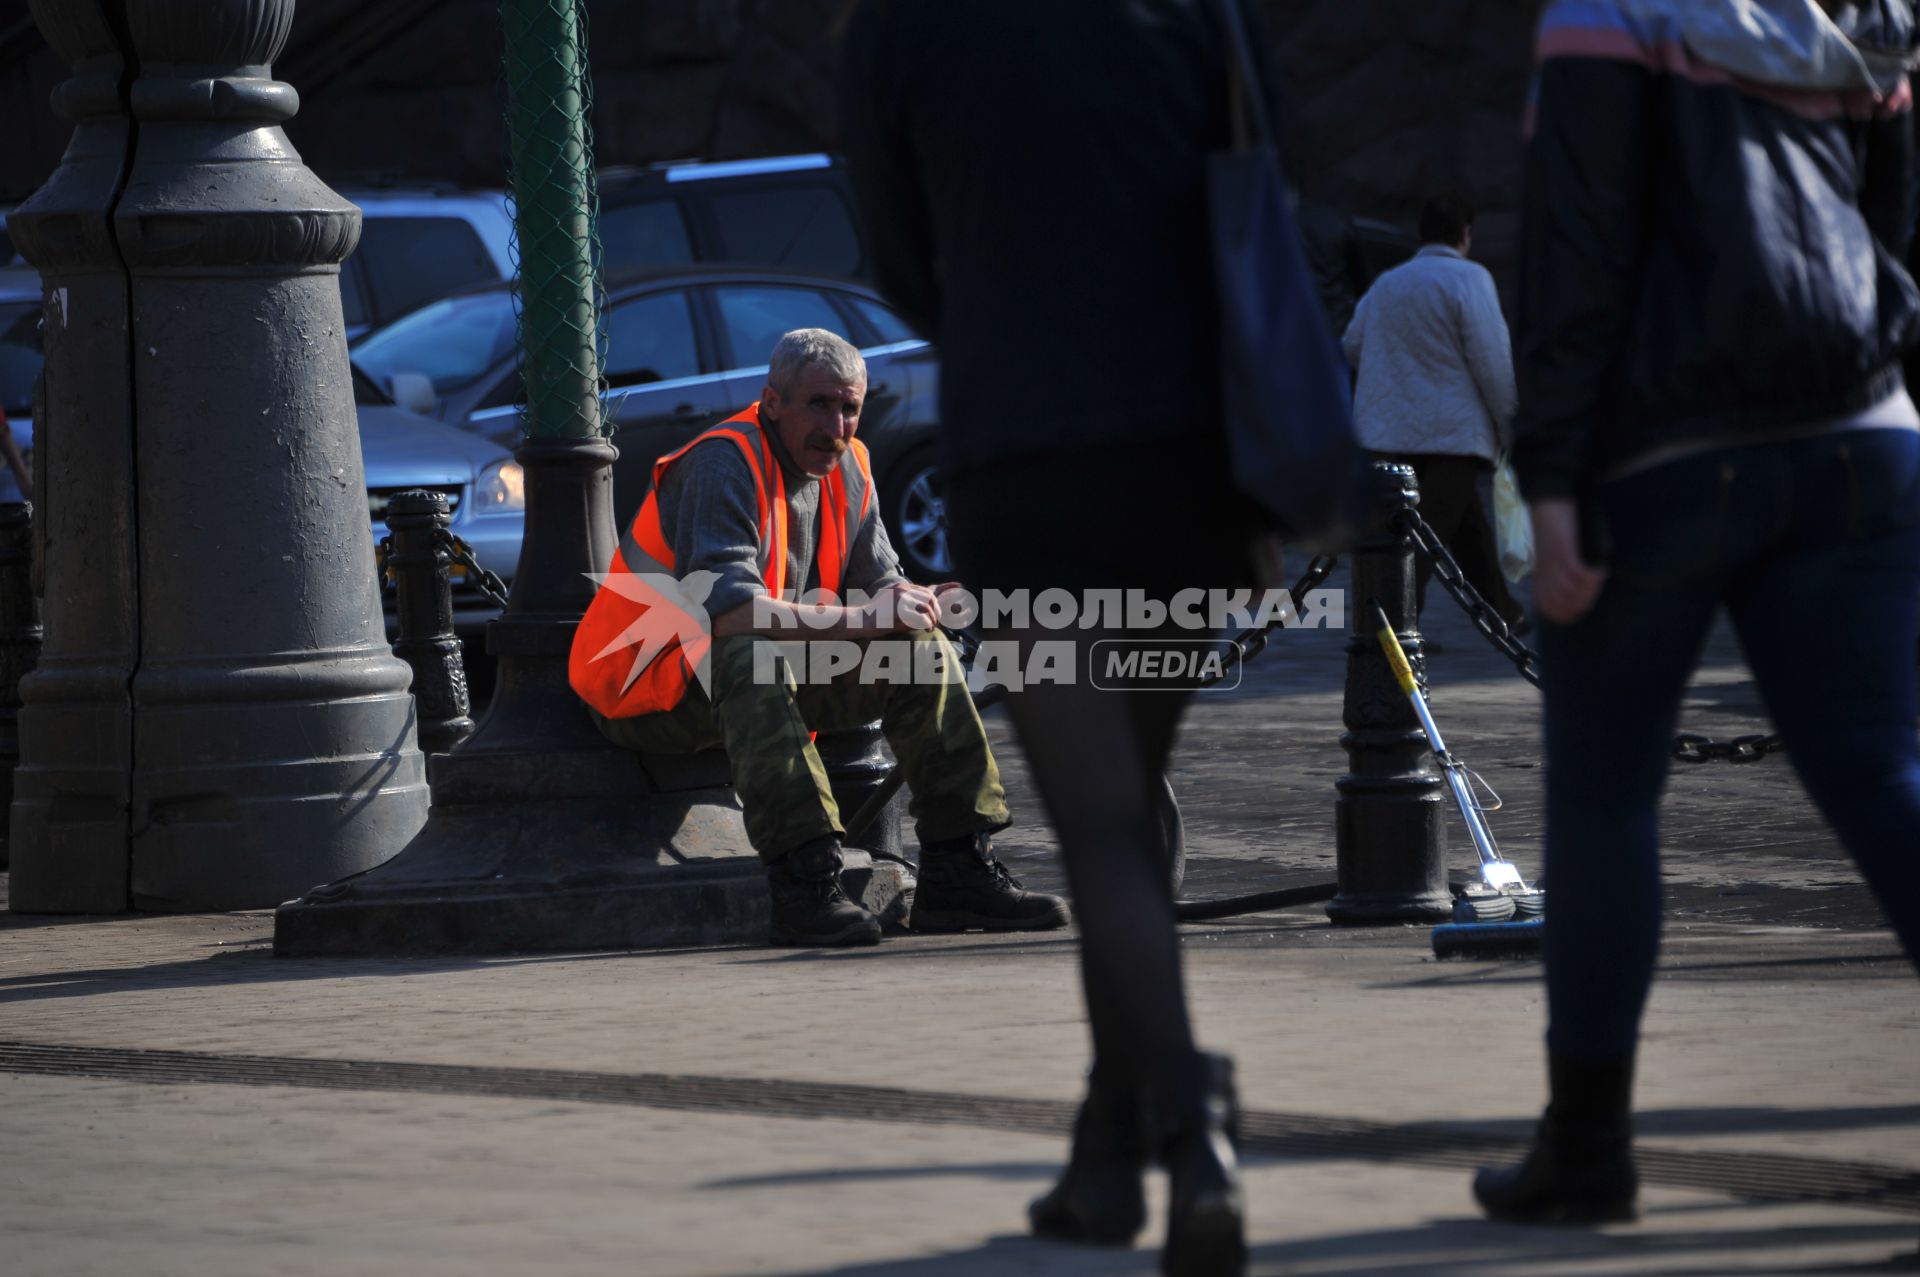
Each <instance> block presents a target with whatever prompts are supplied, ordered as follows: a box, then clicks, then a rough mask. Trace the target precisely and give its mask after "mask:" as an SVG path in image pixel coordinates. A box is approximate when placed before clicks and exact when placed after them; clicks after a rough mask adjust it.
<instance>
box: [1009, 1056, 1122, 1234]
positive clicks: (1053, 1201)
mask: <svg viewBox="0 0 1920 1277" xmlns="http://www.w3.org/2000/svg"><path fill="white" fill-rule="evenodd" d="M1145 1110H1146V1104H1145V1101H1144V1100H1143V1098H1142V1096H1141V1094H1140V1088H1139V1087H1138V1086H1137V1085H1135V1084H1134V1083H1132V1082H1131V1081H1120V1080H1118V1079H1116V1078H1115V1077H1114V1076H1113V1070H1112V1069H1104V1070H1103V1069H1102V1068H1101V1066H1100V1064H1099V1063H1098V1062H1097V1061H1096V1062H1095V1063H1094V1066H1093V1071H1092V1072H1090V1073H1088V1074H1087V1098H1086V1099H1085V1100H1083V1101H1081V1104H1080V1112H1079V1113H1078V1114H1076V1115H1075V1116H1074V1119H1073V1151H1072V1152H1071V1153H1070V1154H1069V1155H1068V1157H1067V1169H1066V1172H1065V1173H1064V1174H1063V1175H1061V1176H1060V1182H1059V1183H1058V1184H1055V1185H1054V1186H1053V1188H1052V1190H1051V1191H1049V1192H1048V1193H1047V1195H1046V1196H1044V1197H1038V1198H1035V1199H1034V1200H1033V1202H1032V1204H1031V1205H1029V1206H1028V1207H1027V1218H1028V1219H1029V1220H1030V1221H1032V1223H1033V1231H1034V1232H1035V1233H1036V1234H1038V1235H1039V1236H1041V1237H1051V1238H1054V1239H1055V1240H1058V1241H1068V1242H1082V1243H1084V1244H1086V1245H1090V1246H1130V1245H1132V1244H1133V1239H1134V1238H1135V1237H1136V1236H1138V1235H1139V1232H1140V1230H1141V1229H1142V1228H1143V1227H1145V1226H1146V1222H1147V1197H1146V1191H1145V1189H1144V1187H1143V1185H1142V1182H1141V1178H1142V1176H1143V1175H1144V1174H1145V1173H1146V1169H1147V1152H1148V1149H1147V1133H1146V1120H1145Z"/></svg>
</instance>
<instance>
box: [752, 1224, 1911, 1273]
mask: <svg viewBox="0 0 1920 1277" xmlns="http://www.w3.org/2000/svg"><path fill="white" fill-rule="evenodd" d="M1914 1229H1915V1225H1914V1223H1913V1222H1911V1221H1908V1222H1903V1223H1889V1224H1834V1225H1826V1226H1796V1227H1784V1228H1763V1227H1755V1228H1750V1229H1698V1230H1687V1229H1677V1230H1666V1231H1661V1230H1658V1229H1657V1226H1641V1227H1638V1228H1632V1229H1624V1230H1618V1231H1612V1232H1604V1233H1601V1232H1583V1231H1575V1230H1568V1229H1551V1228H1515V1227H1508V1226H1504V1225H1499V1224H1491V1223H1488V1222H1486V1221H1485V1220H1480V1219H1441V1220H1434V1221H1433V1222H1431V1223H1428V1224H1423V1225H1420V1226H1418V1227H1414V1228H1399V1229H1390V1230H1386V1231H1379V1232H1356V1233H1342V1234H1335V1235H1330V1236H1323V1237H1308V1238H1303V1239H1301V1240H1299V1241H1289V1242H1276V1243H1270V1244H1267V1245H1260V1246H1255V1247H1253V1251H1252V1257H1251V1258H1252V1263H1251V1265H1250V1271H1251V1272H1253V1273H1256V1274H1269V1273H1271V1274H1278V1273H1287V1274H1312V1273H1328V1274H1332V1273H1341V1274H1353V1273H1361V1272H1364V1273H1369V1274H1415V1273H1418V1274H1426V1275H1429V1277H1468V1275H1469V1274H1488V1273H1507V1272H1511V1273H1524V1272H1531V1271H1538V1270H1540V1269H1542V1268H1546V1267H1551V1268H1552V1269H1553V1270H1554V1271H1568V1272H1571V1271H1575V1270H1576V1269H1577V1271H1579V1272H1582V1273H1590V1274H1595V1275H1596V1277H1598V1275H1600V1274H1613V1273H1662V1272H1676V1273H1680V1272H1683V1273H1685V1274H1687V1277H1722V1274H1726V1275H1728V1277H1731V1274H1734V1273H1747V1274H1772V1275H1773V1277H1787V1275H1788V1274H1816V1273H1827V1274H1844V1273H1894V1272H1911V1271H1915V1270H1916V1268H1920V1264H1916V1263H1915V1262H1914V1261H1913V1260H1912V1259H1911V1251H1912V1248H1913V1244H1914ZM1883 1242H1884V1243H1885V1244H1886V1245H1887V1247H1888V1252H1889V1253H1888V1255H1887V1257H1886V1258H1884V1259H1875V1260H1868V1261H1864V1262H1852V1263H1849V1262H1844V1261H1843V1262H1840V1263H1835V1262H1833V1261H1832V1260H1830V1259H1829V1260H1821V1259H1818V1258H1815V1257H1810V1258H1809V1259H1807V1260H1806V1261H1804V1262H1802V1261H1793V1260H1789V1261H1787V1262H1784V1263H1780V1264H1775V1265H1759V1266H1756V1265H1754V1264H1752V1263H1750V1262H1743V1261H1749V1260H1751V1259H1752V1258H1753V1255H1754V1252H1755V1251H1763V1252H1777V1251H1780V1250H1783V1249H1789V1248H1791V1249H1794V1250H1802V1251H1805V1250H1818V1249H1820V1248H1823V1247H1837V1246H1847V1247H1850V1248H1854V1247H1860V1246H1862V1245H1874V1244H1877V1243H1883ZM1716 1260H1719V1262H1718V1263H1716V1262H1715V1261H1716ZM1669 1264H1672V1265H1675V1266H1674V1267H1668V1266H1667V1265H1669ZM1158 1271H1159V1267H1158V1256H1157V1255H1156V1254H1155V1252H1154V1251H1152V1250H1150V1249H1147V1248H1145V1247H1141V1248H1138V1249H1135V1250H1130V1251H1125V1250H1099V1249H1092V1248H1077V1247H1071V1246H1065V1245H1060V1244H1057V1243H1052V1242H1043V1241H1039V1240H1036V1239H1034V1238H1031V1237H1026V1236H1021V1235H1017V1234H1009V1235H1004V1236H998V1237H993V1238H990V1239H989V1240H987V1241H986V1242H983V1243H982V1244H981V1245H979V1246H977V1247H974V1248H972V1249H970V1250H965V1251H956V1252H952V1253H949V1254H945V1255H934V1256H928V1257H924V1258H914V1259H893V1260H881V1261H878V1262H873V1263H862V1264H852V1265H847V1266H845V1267H840V1268H831V1269H795V1270H792V1271H791V1273H790V1274H789V1277H976V1275H977V1274H980V1273H1047V1274H1062V1275H1063V1277H1064V1275H1070V1274H1080V1273H1102V1274H1114V1275H1115V1277H1133V1275H1134V1274H1142V1275H1145V1274H1151V1273H1157V1272H1158Z"/></svg>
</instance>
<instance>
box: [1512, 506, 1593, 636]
mask: <svg viewBox="0 0 1920 1277" xmlns="http://www.w3.org/2000/svg"><path fill="white" fill-rule="evenodd" d="M1527 508H1528V510H1529V511H1530V512H1531V513H1532V515H1533V597H1534V601H1535V602H1537V603H1538V604H1539V605H1540V615H1542V616H1544V617H1545V618H1547V620H1549V621H1552V622H1553V623H1554V624H1555V625H1572V624H1573V623H1574V622H1575V621H1577V620H1579V619H1580V618H1581V617H1583V616H1585V615H1586V614H1587V613H1588V612H1589V611H1590V610H1591V609H1592V608H1593V601H1594V600H1595V599H1597V598H1599V597H1600V587H1601V586H1602V585H1604V584H1606V580H1607V574H1606V573H1605V572H1603V571H1601V570H1600V569H1599V568H1596V567H1593V566H1592V565H1591V564H1589V563H1588V562H1587V561H1586V559H1584V558H1582V557H1581V554H1580V514H1579V509H1578V507H1577V506H1576V505H1575V504H1574V502H1573V499H1572V498H1570V497H1551V498H1548V499H1547V500H1544V501H1534V502H1531V503H1529V505H1528V507H1527Z"/></svg>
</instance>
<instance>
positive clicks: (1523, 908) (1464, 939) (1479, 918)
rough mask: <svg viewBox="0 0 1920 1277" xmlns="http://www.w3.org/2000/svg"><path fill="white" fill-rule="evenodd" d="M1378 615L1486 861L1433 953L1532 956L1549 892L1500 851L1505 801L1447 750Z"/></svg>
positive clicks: (1441, 929) (1437, 932)
mask: <svg viewBox="0 0 1920 1277" xmlns="http://www.w3.org/2000/svg"><path fill="white" fill-rule="evenodd" d="M1373 614H1374V619H1375V620H1376V621H1378V622H1379V626H1380V630H1379V638H1380V648H1381V650H1382V651H1384V652H1385V653H1386V655H1387V664H1388V666H1390V667H1391V668H1392V670H1393V676H1394V679H1395V680H1396V681H1397V682H1398V683H1399V684H1400V690H1401V691H1403V692H1405V693H1406V694H1407V699H1408V700H1409V701H1411V702H1412V703H1413V712H1414V713H1415V714H1416V715H1417V716H1418V717H1419V719H1420V727H1421V729H1422V730H1423V731H1425V732H1426V734H1427V744H1429V745H1430V746H1432V747H1433V758H1434V761H1435V762H1437V763H1439V764H1440V771H1441V774H1442V775H1444V776H1445V777H1446V781H1447V788H1448V789H1449V790H1451V791H1452V793H1453V801H1454V803H1455V804H1456V805H1457V806H1458V807H1459V808H1460V819H1461V820H1462V821H1464V822H1465V823H1466V826H1467V835H1468V836H1469V837H1470V838H1472V839H1473V849H1474V851H1475V852H1476V853H1478V855H1479V857H1480V881H1479V882H1477V883H1474V884H1472V885H1470V886H1468V887H1466V888H1465V889H1464V890H1463V891H1461V893H1460V894H1459V895H1458V896H1457V897H1455V898H1454V902H1453V921H1452V922H1449V923H1442V924H1441V925H1440V926H1437V927H1435V928H1434V929H1433V953H1434V956H1435V957H1438V958H1481V957H1487V958H1490V957H1531V956H1533V955H1535V954H1537V953H1538V952H1539V951H1540V932H1541V930H1542V928H1543V927H1544V926H1545V924H1544V923H1543V922H1542V920H1541V914H1542V913H1543V912H1544V911H1545V908H1546V893H1545V892H1544V891H1539V890H1536V889H1535V888H1533V887H1530V886H1528V885H1527V882H1526V880H1525V879H1524V878H1522V877H1521V876H1520V870H1519V869H1517V868H1516V867H1515V866H1514V864H1513V862H1512V861H1510V860H1507V859H1506V858H1505V857H1503V856H1502V855H1501V854H1500V847H1499V844H1498V843H1496V842H1495V841H1494V840H1493V831H1492V830H1491V829H1489V828H1488V827H1487V813H1488V812H1490V811H1498V810H1499V809H1500V796H1499V795H1498V794H1495V793H1494V792H1493V788H1492V787H1491V786H1490V785H1488V784H1487V782H1486V781H1485V780H1484V779H1482V778H1481V776H1480V774H1479V773H1478V772H1475V771H1474V770H1473V769H1472V768H1470V767H1468V766H1467V765H1466V764H1464V763H1462V762H1461V761H1460V760H1459V759H1457V758H1455V757H1454V756H1453V754H1452V753H1450V752H1449V751H1448V749H1447V745H1446V742H1445V741H1444V740H1442V739H1441V737H1440V728H1439V725H1438V724H1436V723H1435V722H1434V721H1433V711H1432V710H1431V709H1430V708H1429V707H1428V705H1427V698H1426V696H1425V694H1424V693H1422V692H1421V690H1420V684H1419V683H1418V682H1417V681H1415V679H1414V677H1413V666H1412V665H1411V664H1409V663H1408V661H1407V654H1406V652H1405V650H1404V649H1402V648H1401V646H1400V639H1399V637H1398V636H1397V635H1395V634H1394V632H1393V626H1392V624H1391V623H1389V622H1388V620H1387V614H1386V612H1385V611H1383V610H1382V609H1381V607H1380V605H1379V604H1378V603H1375V604H1373ZM1476 784H1478V786H1479V789H1482V790H1485V791H1486V793H1487V796H1488V797H1489V798H1491V799H1492V802H1491V803H1490V804H1489V803H1487V802H1484V801H1483V800H1482V799H1481V796H1480V794H1479V792H1478V791H1477V790H1476V789H1475V785H1476Z"/></svg>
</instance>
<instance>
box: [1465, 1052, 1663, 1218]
mask: <svg viewBox="0 0 1920 1277" xmlns="http://www.w3.org/2000/svg"><path fill="white" fill-rule="evenodd" d="M1547 1078H1548V1092H1549V1095H1550V1097H1551V1098H1550V1099H1549V1101H1548V1103H1547V1111H1546V1114H1545V1115H1544V1116H1543V1117H1542V1118H1541V1119H1540V1126H1539V1128H1538V1129H1537V1130H1536V1131H1535V1132H1534V1137H1533V1148H1532V1149H1530V1150H1529V1151H1528V1153H1527V1156H1526V1159H1525V1160H1524V1161H1522V1162H1520V1163H1519V1164H1518V1165H1515V1166H1499V1167H1495V1166H1486V1167H1482V1168H1481V1169H1480V1171H1479V1173H1478V1174H1476V1175H1475V1176H1474V1177H1473V1195H1474V1196H1475V1197H1476V1198H1478V1199H1479V1201H1480V1206H1481V1208H1482V1209H1483V1210H1485V1211H1486V1212H1487V1217H1488V1218H1489V1219H1498V1220H1505V1221H1507V1222H1509V1223H1515V1224H1611V1223H1619V1222H1624V1221H1626V1220H1631V1219H1638V1218H1639V1216H1640V1208H1639V1195H1640V1177H1639V1175H1638V1174H1637V1173H1635V1171H1634V1169H1633V1112H1632V1108H1631V1105H1632V1097H1633V1057H1632V1056H1628V1057H1627V1058H1626V1059H1625V1060H1623V1061H1621V1062H1619V1063H1618V1064H1604V1065H1593V1064H1582V1063H1580V1062H1578V1061H1576V1060H1570V1059H1567V1058H1566V1057H1564V1056H1561V1055H1557V1054H1555V1053H1553V1052H1548V1054H1547Z"/></svg>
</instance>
